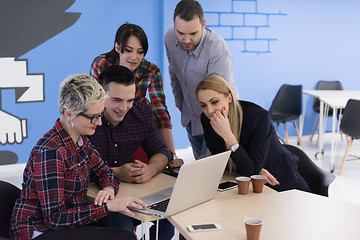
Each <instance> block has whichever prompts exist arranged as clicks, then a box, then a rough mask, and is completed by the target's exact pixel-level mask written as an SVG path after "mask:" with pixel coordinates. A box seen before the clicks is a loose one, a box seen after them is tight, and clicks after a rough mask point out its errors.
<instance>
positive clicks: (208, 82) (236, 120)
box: [196, 75, 243, 172]
mask: <svg viewBox="0 0 360 240" xmlns="http://www.w3.org/2000/svg"><path fill="white" fill-rule="evenodd" d="M200 90H213V91H216V92H218V93H220V94H224V96H226V97H227V96H229V94H231V97H232V101H231V102H230V103H229V117H228V118H229V122H230V128H231V131H232V133H233V134H234V136H235V138H236V139H237V141H238V142H240V132H241V126H242V120H243V111H242V108H241V106H240V103H239V102H238V101H237V100H236V99H235V98H234V93H233V91H232V90H231V88H230V86H229V84H228V83H227V82H226V81H225V80H224V79H223V78H222V77H220V76H217V75H212V76H208V77H206V78H205V79H204V80H202V81H201V82H200V83H199V85H198V86H197V88H196V96H197V94H198V92H199V91H200ZM229 170H230V172H232V171H234V170H235V164H234V162H233V160H232V159H231V158H230V161H229Z"/></svg>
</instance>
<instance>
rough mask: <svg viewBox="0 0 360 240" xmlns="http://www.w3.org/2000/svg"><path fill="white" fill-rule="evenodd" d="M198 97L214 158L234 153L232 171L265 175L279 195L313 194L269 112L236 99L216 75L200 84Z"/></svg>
mask: <svg viewBox="0 0 360 240" xmlns="http://www.w3.org/2000/svg"><path fill="white" fill-rule="evenodd" d="M196 96H197V99H198V101H199V102H200V105H201V108H202V110H203V113H202V114H201V124H202V126H203V129H204V136H205V141H206V145H207V147H208V149H209V150H210V152H211V153H212V154H217V153H220V152H223V151H226V150H229V149H230V150H231V151H232V153H231V155H230V161H229V169H230V171H236V172H237V173H239V174H241V175H245V176H250V175H254V174H261V175H265V177H267V183H269V184H270V187H271V188H273V189H275V190H277V191H285V190H289V189H298V190H303V191H307V192H310V188H309V186H308V185H307V183H306V181H305V180H304V179H303V178H302V177H301V176H300V174H299V172H298V171H297V168H298V162H299V159H298V157H297V156H296V155H294V154H292V153H291V152H290V151H288V150H287V149H286V148H285V147H284V146H282V145H281V143H280V141H279V139H278V137H277V135H276V132H275V130H274V127H273V125H272V121H271V119H270V116H269V113H268V111H266V110H265V109H263V108H262V107H260V106H258V105H256V104H254V103H252V102H247V101H237V100H236V99H234V95H233V93H232V90H231V88H230V86H229V84H228V83H227V82H226V81H225V80H224V79H223V78H222V77H220V76H216V75H214V76H209V77H206V78H205V79H204V80H202V81H201V82H200V83H199V85H198V86H197V88H196ZM265 169H266V170H265ZM268 171H269V172H270V173H271V174H270V173H269V172H268ZM272 174H273V175H274V176H275V177H276V178H277V179H274V178H273V176H272Z"/></svg>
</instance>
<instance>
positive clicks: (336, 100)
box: [300, 90, 360, 172]
mask: <svg viewBox="0 0 360 240" xmlns="http://www.w3.org/2000/svg"><path fill="white" fill-rule="evenodd" d="M303 93H304V94H305V95H310V96H313V97H317V98H319V100H320V113H319V115H320V121H319V150H318V152H317V153H316V158H322V156H323V154H324V141H323V137H322V134H324V132H325V127H324V115H325V114H324V113H327V112H328V111H327V110H326V109H328V108H329V107H331V108H333V109H334V110H333V123H332V142H331V156H330V158H331V160H330V171H331V172H334V158H335V132H336V127H335V125H336V116H337V111H338V110H339V109H344V108H345V106H346V103H347V101H348V100H349V99H350V98H353V99H360V91H353V90H351V91H348V90H303ZM305 111H306V103H305V104H304V109H303V114H302V118H301V119H300V133H301V134H302V132H303V127H304V118H305Z"/></svg>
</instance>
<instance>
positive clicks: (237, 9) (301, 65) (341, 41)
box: [0, 0, 360, 162]
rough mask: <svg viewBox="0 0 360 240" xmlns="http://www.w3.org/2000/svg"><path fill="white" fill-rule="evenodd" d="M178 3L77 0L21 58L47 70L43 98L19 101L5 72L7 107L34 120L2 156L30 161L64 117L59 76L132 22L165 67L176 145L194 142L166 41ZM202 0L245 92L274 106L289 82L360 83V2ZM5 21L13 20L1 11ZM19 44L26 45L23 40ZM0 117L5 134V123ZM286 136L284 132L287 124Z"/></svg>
mask: <svg viewBox="0 0 360 240" xmlns="http://www.w3.org/2000/svg"><path fill="white" fill-rule="evenodd" d="M39 1H40V0H37V2H39ZM43 1H44V2H46V0H43ZM177 2H178V1H177V0H167V1H163V0H160V1H157V0H134V1H125V0H121V1H118V0H101V1H100V0H76V1H75V3H74V4H73V5H72V6H71V7H70V8H69V9H67V12H78V13H81V15H80V17H79V19H78V20H77V21H76V22H75V24H73V25H72V26H70V27H69V28H67V29H65V30H64V31H62V32H60V33H59V34H57V35H55V36H54V37H52V38H50V39H49V40H47V41H46V42H44V43H43V44H41V45H40V46H38V47H36V48H34V49H33V50H31V51H30V52H28V53H26V54H24V55H22V56H20V57H19V58H18V59H27V61H28V69H27V71H28V74H44V78H43V79H44V92H45V99H44V101H38V102H24V103H17V102H16V101H15V99H16V96H15V90H14V88H4V87H3V88H2V87H1V82H5V81H6V82H8V81H11V80H9V79H4V77H1V76H0V91H1V92H0V94H1V99H0V103H1V104H0V107H1V110H2V111H6V112H7V113H11V114H12V115H14V116H17V117H18V118H21V119H27V137H25V138H23V141H22V142H21V143H12V144H10V143H6V144H2V145H0V155H1V151H12V152H14V153H16V154H17V155H18V158H19V160H18V162H26V161H27V158H28V156H29V153H30V151H31V148H32V147H33V146H34V144H35V143H36V141H37V140H38V139H39V138H40V137H41V136H42V135H43V134H44V133H45V132H46V131H47V130H48V129H50V128H51V127H52V126H53V124H54V122H55V119H56V118H57V117H58V116H59V113H58V107H57V97H58V90H59V84H60V82H61V81H62V80H63V79H64V78H65V77H67V76H68V75H69V74H71V73H89V68H90V64H91V62H92V60H93V58H94V57H95V56H97V55H98V54H100V53H104V52H107V51H109V50H110V49H111V48H112V46H113V43H114V37H115V32H116V30H117V28H118V27H119V26H120V25H121V24H123V23H124V22H126V21H128V22H130V23H135V24H138V25H140V26H142V27H143V28H144V30H145V32H146V33H147V36H148V38H149V46H150V48H149V51H148V54H147V56H146V58H147V59H148V60H150V61H152V62H154V63H155V64H157V65H158V66H159V67H160V69H161V72H162V75H163V81H164V89H165V93H166V96H167V105H168V107H169V110H170V114H171V116H172V122H173V125H174V127H173V135H174V136H175V138H174V140H175V146H176V148H178V149H179V148H185V147H188V146H190V144H189V142H188V140H187V136H186V131H185V130H184V129H183V128H182V126H181V124H180V114H179V111H178V110H177V109H176V108H175V105H174V99H173V95H172V91H171V87H170V83H169V82H170V80H169V75H168V70H167V67H168V63H167V59H166V55H165V49H164V45H163V37H164V33H165V31H166V30H167V29H168V28H169V27H170V26H172V24H173V22H172V15H173V10H174V8H175V5H176V4H177ZM199 2H200V3H201V4H202V6H203V8H204V11H205V18H206V19H207V20H208V22H207V23H208V24H207V25H208V26H210V27H211V28H213V29H214V30H215V31H216V32H218V33H219V34H220V35H222V36H223V37H224V38H225V39H226V41H227V43H228V45H229V48H230V50H231V53H232V55H233V59H234V75H235V79H236V84H237V87H238V90H239V94H240V98H242V99H246V100H250V101H253V102H256V103H257V104H259V105H261V106H263V107H264V108H266V109H268V108H269V107H270V105H271V102H272V100H273V98H274V96H275V94H276V92H277V91H278V89H279V87H280V86H281V85H282V84H284V83H288V84H302V85H303V86H304V89H313V88H314V87H315V84H316V82H317V81H318V80H320V79H323V80H340V81H341V82H342V83H343V86H344V89H357V90H359V89H360V81H359V76H360V74H359V71H360V67H359V63H360V59H359V58H360V47H359V42H360V33H359V31H358V30H359V29H360V16H359V14H358V13H359V12H360V2H358V1H356V0H346V1H336V0H331V1H329V0H317V1H311V0H303V1H286V0H257V1H256V0H250V1H236V0H222V1H218V0H201V1H199ZM19 4H21V1H19ZM0 7H1V8H6V3H4V1H3V2H1V6H0ZM14 16H16V13H14ZM0 20H1V21H6V22H7V23H8V24H11V22H12V21H11V19H3V18H1V16H0ZM7 31H16V29H10V30H7ZM2 34H6V32H5V33H4V32H2ZM23 41H26V39H24V40H23ZM14 44H21V41H20V43H17V42H14ZM0 54H1V52H0ZM0 64H1V62H0ZM311 107H312V99H311V98H309V101H308V102H307V107H306V108H307V111H306V115H305V116H306V118H305V129H304V134H310V133H311V131H312V129H313V127H314V125H315V122H316V119H317V115H316V114H315V113H314V112H313V111H312V108H311ZM0 118H1V115H0ZM0 121H1V123H0V134H2V132H1V129H4V121H3V120H2V119H0ZM289 127H290V135H295V134H296V133H295V130H294V129H293V128H292V127H291V126H290V125H289ZM280 135H283V131H282V130H281V131H280ZM0 138H1V136H0Z"/></svg>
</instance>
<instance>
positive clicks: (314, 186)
mask: <svg viewBox="0 0 360 240" xmlns="http://www.w3.org/2000/svg"><path fill="white" fill-rule="evenodd" d="M283 146H284V147H285V148H287V149H288V150H289V151H290V152H292V153H293V154H295V155H296V156H298V157H299V165H298V172H299V173H300V175H301V176H302V177H303V178H304V179H305V181H306V182H307V184H308V185H309V187H310V190H311V192H312V193H315V194H318V195H322V196H325V197H328V196H329V186H330V184H331V183H332V182H333V181H334V179H335V175H334V174H332V173H330V172H327V171H325V170H323V169H321V168H320V167H318V166H317V165H316V164H315V163H314V162H313V161H312V160H311V159H310V158H309V157H308V156H307V155H306V153H305V152H304V151H302V150H301V149H300V148H298V147H296V146H292V145H288V144H283Z"/></svg>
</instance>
